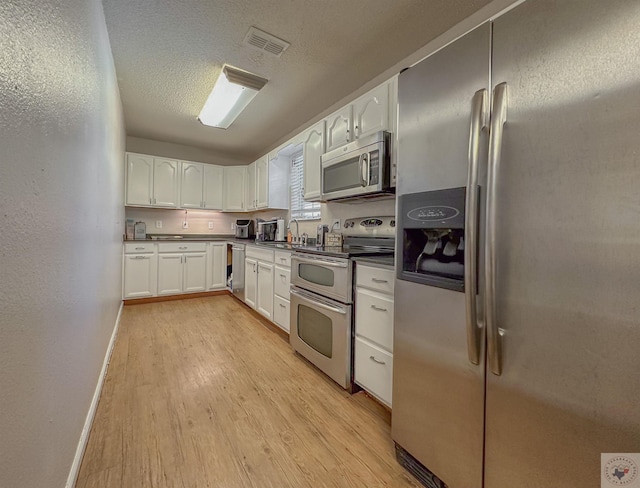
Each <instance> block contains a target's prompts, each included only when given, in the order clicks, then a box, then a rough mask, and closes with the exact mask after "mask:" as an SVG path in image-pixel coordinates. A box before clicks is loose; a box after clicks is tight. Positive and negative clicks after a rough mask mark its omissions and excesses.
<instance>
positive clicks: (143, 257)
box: [133, 256, 149, 259]
mask: <svg viewBox="0 0 640 488" xmlns="http://www.w3.org/2000/svg"><path fill="white" fill-rule="evenodd" d="M133 259H149V256H136V257H135V258H133Z"/></svg>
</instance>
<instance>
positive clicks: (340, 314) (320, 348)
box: [289, 287, 351, 389]
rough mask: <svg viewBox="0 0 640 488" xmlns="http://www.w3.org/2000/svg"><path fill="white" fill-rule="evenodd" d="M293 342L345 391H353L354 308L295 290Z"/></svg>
mask: <svg viewBox="0 0 640 488" xmlns="http://www.w3.org/2000/svg"><path fill="white" fill-rule="evenodd" d="M289 342H290V343H291V346H292V347H293V349H295V350H296V351H297V352H298V353H300V354H301V355H302V356H304V357H305V358H307V359H308V360H309V361H311V362H312V363H313V364H315V365H316V366H317V367H318V368H319V369H320V370H321V371H322V372H324V373H325V374H326V375H327V376H329V377H330V378H331V379H333V380H334V381H335V382H336V383H338V384H339V385H340V386H341V387H343V388H345V389H350V388H351V305H344V304H342V303H338V302H334V301H333V300H329V299H328V298H325V297H321V296H319V295H316V294H315V293H311V292H308V291H305V290H301V289H300V288H296V287H292V288H291V332H290V334H289Z"/></svg>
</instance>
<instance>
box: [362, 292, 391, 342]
mask: <svg viewBox="0 0 640 488" xmlns="http://www.w3.org/2000/svg"><path fill="white" fill-rule="evenodd" d="M356 334H358V335H360V336H363V337H365V338H367V339H369V340H370V341H372V342H375V343H376V344H378V345H379V346H381V347H382V348H384V349H386V350H388V351H393V297H391V296H389V295H384V294H382V293H378V292H375V291H371V290H367V289H364V288H356Z"/></svg>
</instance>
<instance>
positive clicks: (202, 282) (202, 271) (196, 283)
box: [182, 252, 207, 293]
mask: <svg viewBox="0 0 640 488" xmlns="http://www.w3.org/2000/svg"><path fill="white" fill-rule="evenodd" d="M206 289H207V253H206V252H190V253H185V255H184V265H183V282H182V291H184V292H185V293H195V292H198V291H205V290H206Z"/></svg>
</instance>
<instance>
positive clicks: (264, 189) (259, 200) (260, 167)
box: [256, 156, 269, 208]
mask: <svg viewBox="0 0 640 488" xmlns="http://www.w3.org/2000/svg"><path fill="white" fill-rule="evenodd" d="M268 206H269V159H268V157H267V156H263V157H261V158H260V159H258V160H257V161H256V208H267V207H268Z"/></svg>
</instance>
